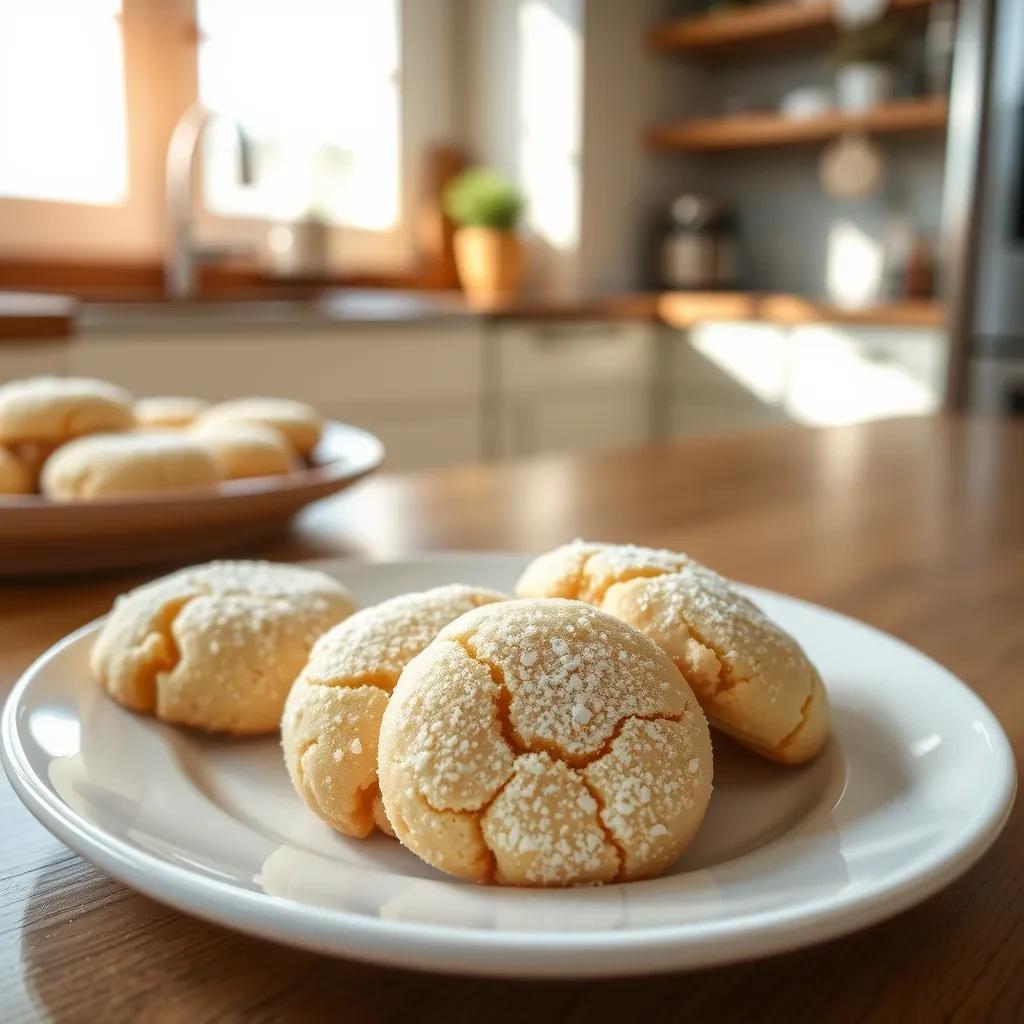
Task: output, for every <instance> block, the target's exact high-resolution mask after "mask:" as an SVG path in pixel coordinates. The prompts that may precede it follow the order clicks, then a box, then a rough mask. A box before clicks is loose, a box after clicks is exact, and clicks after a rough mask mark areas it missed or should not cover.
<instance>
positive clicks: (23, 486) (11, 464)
mask: <svg viewBox="0 0 1024 1024" xmlns="http://www.w3.org/2000/svg"><path fill="white" fill-rule="evenodd" d="M33 487H34V481H33V479H32V470H31V469H30V468H29V466H27V465H26V464H25V463H24V462H23V461H22V460H21V459H19V458H18V456H17V455H15V454H14V452H11V451H8V450H7V449H6V448H2V447H0V494H30V493H31V492H32V490H33Z"/></svg>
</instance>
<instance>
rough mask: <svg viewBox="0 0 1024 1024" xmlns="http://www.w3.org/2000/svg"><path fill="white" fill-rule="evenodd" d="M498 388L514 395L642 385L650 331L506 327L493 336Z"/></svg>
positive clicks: (614, 326) (571, 325) (642, 327)
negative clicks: (494, 338) (497, 350)
mask: <svg viewBox="0 0 1024 1024" xmlns="http://www.w3.org/2000/svg"><path fill="white" fill-rule="evenodd" d="M496 340H497V343H498V345H499V347H500V374H501V386H502V388H503V390H504V391H506V392H515V393H517V394H538V393H546V394H547V393H551V392H557V393H561V392H562V391H564V390H565V389H574V388H580V387H585V386H588V385H590V386H595V385H602V384H619V385H622V386H628V385H631V384H632V385H636V386H647V384H648V383H649V382H650V375H651V369H652V365H653V364H652V360H653V351H654V349H653V343H654V335H653V329H652V328H651V327H650V326H648V325H647V324H642V323H616V322H612V321H593V322H583V323H577V322H566V323H560V322H558V321H548V322H545V323H527V324H509V325H503V326H501V327H500V328H499V329H498V330H497V332H496Z"/></svg>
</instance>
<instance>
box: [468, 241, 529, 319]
mask: <svg viewBox="0 0 1024 1024" xmlns="http://www.w3.org/2000/svg"><path fill="white" fill-rule="evenodd" d="M455 266H456V267H457V268H458V271H459V281H460V282H461V283H462V288H463V291H465V293H466V299H467V301H468V302H469V303H470V305H473V306H485V307H486V306H500V305H504V304H506V303H508V302H511V301H512V300H513V299H514V298H515V296H516V293H517V292H518V290H519V282H520V280H521V278H522V274H523V245H522V242H521V241H520V240H519V236H518V235H516V234H515V233H514V232H511V231H499V230H498V229H497V228H479V227H470V228H459V230H458V231H456V232H455Z"/></svg>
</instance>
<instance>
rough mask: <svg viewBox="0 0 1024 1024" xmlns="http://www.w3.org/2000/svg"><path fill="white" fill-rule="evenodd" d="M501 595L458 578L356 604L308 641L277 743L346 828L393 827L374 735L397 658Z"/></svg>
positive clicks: (304, 785)
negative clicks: (309, 645)
mask: <svg viewBox="0 0 1024 1024" xmlns="http://www.w3.org/2000/svg"><path fill="white" fill-rule="evenodd" d="M507 600H508V595H506V594H500V593H498V592H497V591H494V590H485V589H484V588H482V587H471V586H466V585H464V584H461V583H453V584H450V585H448V586H443V587H434V588H433V589H431V590H426V591H423V592H421V593H415V594H403V595H401V596H400V597H394V598H391V600H389V601H383V602H382V603H381V604H377V605H373V606H372V607H370V608H364V609H363V610H362V611H358V612H356V613H355V614H354V615H353V616H352V617H351V618H348V619H345V621H344V622H342V623H341V624H340V625H337V626H335V627H334V628H333V629H331V630H330V631H329V632H327V633H325V634H324V635H323V636H322V637H320V639H319V640H318V641H317V642H316V645H315V646H314V647H313V650H312V652H311V653H310V657H309V661H308V662H307V663H306V666H305V667H304V668H303V669H302V672H301V674H300V675H299V677H298V679H296V680H295V685H294V686H293V687H292V690H291V693H290V694H289V695H288V701H287V703H286V704H285V710H284V717H283V718H282V720H281V745H282V748H283V750H284V759H285V764H286V766H287V768H288V774H289V775H290V776H291V780H292V784H293V785H294V786H295V790H296V792H297V793H298V794H299V796H300V797H302V799H303V800H304V801H305V803H306V806H308V807H309V808H310V810H312V811H313V813H314V814H316V815H317V817H319V818H322V819H323V820H324V821H326V822H327V824H328V825H330V826H331V827H332V828H334V829H337V830H338V831H339V832H342V833H344V834H345V835H350V836H358V837H362V836H366V835H369V834H370V833H371V832H372V831H373V829H374V827H375V826H376V827H377V828H380V829H381V830H383V831H384V832H387V833H388V834H391V827H390V825H389V824H388V821H387V818H386V816H385V814H384V809H383V805H382V803H381V799H380V789H379V787H378V785H377V736H378V733H379V732H380V721H381V718H382V716H383V714H384V708H385V707H387V703H388V697H389V695H390V693H391V691H392V690H393V689H394V687H395V684H396V683H397V682H398V677H399V676H400V675H401V674H402V670H403V669H404V668H405V666H406V665H407V664H408V663H409V662H410V661H411V660H412V659H413V658H414V657H415V656H416V655H417V654H419V653H420V651H422V650H423V648H424V647H426V646H427V644H429V643H430V642H431V641H432V640H433V639H434V637H436V636H437V634H438V633H439V632H440V631H441V629H443V628H444V627H445V626H447V625H448V623H449V622H452V621H454V620H455V619H457V618H458V617H459V616H460V615H463V614H465V613H466V612H468V611H471V610H472V609H473V608H479V607H480V606H481V605H484V604H490V603H492V602H495V601H507Z"/></svg>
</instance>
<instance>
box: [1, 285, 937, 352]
mask: <svg viewBox="0 0 1024 1024" xmlns="http://www.w3.org/2000/svg"><path fill="white" fill-rule="evenodd" d="M76 311H77V313H78V315H77V326H78V327H79V328H83V329H85V330H87V331H89V330H92V331H104V332H106V331H110V332H115V333H120V332H125V333H133V332H142V333H150V332H153V333H161V332H171V333H173V332H175V331H183V330H185V331H188V330H212V331H219V330H223V331H228V330H231V329H233V328H237V327H252V328H261V327H268V328H273V327H299V328H301V327H313V328H320V327H324V326H330V325H332V324H375V323H376V324H400V323H402V324H404V323H436V322H459V321H463V322H464V321H467V320H473V319H474V318H476V319H484V320H486V321H488V322H505V321H510V320H521V321H538V320H542V321H569V320H587V321H595V320H597V321H633V322H635V321H650V322H656V323H663V324H665V325H666V326H669V327H673V328H678V329H686V328H689V327H692V326H694V325H695V324H698V323H702V322H705V321H710V320H720V321H730V320H731V321H736V320H742V321H759V322H765V323H774V324H779V325H783V326H792V325H797V324H805V323H816V322H817V323H822V322H824V323H844V324H861V325H889V326H899V327H939V326H941V325H942V323H943V312H942V308H941V306H940V305H939V304H938V303H936V302H932V301H926V300H917V301H909V300H908V301H904V302H892V303H887V304H883V305H877V306H872V307H869V308H867V309H859V310H848V309H842V308H840V307H837V306H833V305H829V304H827V303H823V302H818V301H814V300H810V299H803V298H800V297H798V296H795V295H786V294H772V293H753V292H663V293H655V292H641V293H635V294H623V295H616V296H607V297H594V298H583V299H578V300H571V301H568V300H566V301H552V302H540V301H528V300H522V301H517V302H515V303H513V304H510V305H508V306H503V307H498V308H492V309H487V310H481V309H474V308H472V307H470V306H469V305H467V303H466V302H465V300H464V298H463V297H462V295H461V293H459V292H429V291H412V290H410V291H402V290H395V289H374V288H362V289H344V290H334V291H326V292H323V293H321V294H319V295H317V296H314V297H283V298H272V297H264V298H253V297H251V296H249V297H246V298H237V299H232V298H224V297H221V298H210V299H198V300H193V301H185V302H173V301H167V300H161V301H154V300H151V299H147V300H140V301H116V302H114V301H85V302H82V303H81V304H79V303H78V302H77V301H76V300H74V299H70V298H65V297H61V296H54V295H42V294H31V293H4V292H0V340H4V339H7V340H14V339H22V338H43V337H62V336H68V335H69V334H71V333H73V328H74V326H75V314H76Z"/></svg>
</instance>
